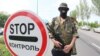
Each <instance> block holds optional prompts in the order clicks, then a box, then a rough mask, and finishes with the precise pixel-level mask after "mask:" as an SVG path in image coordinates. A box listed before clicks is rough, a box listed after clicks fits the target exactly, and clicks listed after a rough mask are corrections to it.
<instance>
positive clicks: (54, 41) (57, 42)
mask: <svg viewBox="0 0 100 56" xmlns="http://www.w3.org/2000/svg"><path fill="white" fill-rule="evenodd" d="M53 43H54V45H55V46H56V47H59V48H61V45H62V44H61V43H60V42H59V41H57V40H54V39H53Z"/></svg>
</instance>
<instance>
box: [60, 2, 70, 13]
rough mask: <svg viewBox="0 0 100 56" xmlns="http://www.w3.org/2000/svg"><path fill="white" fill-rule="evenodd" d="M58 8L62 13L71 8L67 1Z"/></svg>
mask: <svg viewBox="0 0 100 56" xmlns="http://www.w3.org/2000/svg"><path fill="white" fill-rule="evenodd" d="M58 10H59V11H60V13H61V14H66V13H67V11H68V10H69V8H68V6H67V4H66V3H61V4H60V6H59V8H58Z"/></svg>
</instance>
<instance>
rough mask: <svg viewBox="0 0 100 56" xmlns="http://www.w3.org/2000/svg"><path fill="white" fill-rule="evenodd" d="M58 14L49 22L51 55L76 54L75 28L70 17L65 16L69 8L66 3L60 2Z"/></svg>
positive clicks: (68, 55) (69, 55)
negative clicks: (52, 44) (51, 42)
mask: <svg viewBox="0 0 100 56" xmlns="http://www.w3.org/2000/svg"><path fill="white" fill-rule="evenodd" d="M58 10H59V12H60V16H58V17H54V18H53V20H52V22H51V24H50V29H49V31H50V38H51V39H52V41H53V43H54V48H53V49H52V55H53V56H71V54H74V55H75V54H76V48H75V41H76V39H77V29H76V26H75V23H74V21H73V19H72V17H69V16H67V12H68V10H69V8H68V6H67V4H66V3H61V4H60V6H59V8H58Z"/></svg>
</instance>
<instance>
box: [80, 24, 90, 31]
mask: <svg viewBox="0 0 100 56" xmlns="http://www.w3.org/2000/svg"><path fill="white" fill-rule="evenodd" d="M81 29H82V30H87V31H90V26H87V25H84V26H82V27H81Z"/></svg>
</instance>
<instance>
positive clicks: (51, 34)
mask: <svg viewBox="0 0 100 56" xmlns="http://www.w3.org/2000/svg"><path fill="white" fill-rule="evenodd" d="M54 22H55V18H53V19H52V22H51V23H50V25H49V37H50V38H51V39H54V35H53V33H54V26H55V23H54Z"/></svg>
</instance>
